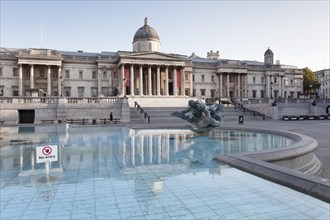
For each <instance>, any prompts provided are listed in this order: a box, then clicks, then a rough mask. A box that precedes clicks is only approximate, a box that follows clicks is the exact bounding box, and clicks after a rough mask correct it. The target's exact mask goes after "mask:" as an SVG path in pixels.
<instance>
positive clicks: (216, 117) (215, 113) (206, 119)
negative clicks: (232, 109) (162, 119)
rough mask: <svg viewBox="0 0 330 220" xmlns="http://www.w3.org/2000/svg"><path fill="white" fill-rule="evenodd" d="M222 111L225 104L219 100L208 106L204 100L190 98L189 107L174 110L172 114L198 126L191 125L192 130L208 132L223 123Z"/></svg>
mask: <svg viewBox="0 0 330 220" xmlns="http://www.w3.org/2000/svg"><path fill="white" fill-rule="evenodd" d="M221 112H223V105H222V104H219V103H218V102H216V103H214V104H212V105H210V106H207V105H206V104H205V103H204V102H201V101H198V100H189V102H188V108H187V109H185V110H182V111H175V112H172V113H171V115H173V116H176V117H179V118H182V119H184V120H186V121H188V122H190V123H191V124H193V125H195V126H196V127H197V128H193V127H191V126H190V128H191V130H193V131H195V132H198V133H206V132H210V131H211V130H213V129H214V128H215V127H219V126H220V125H221V124H222V121H223V116H222V114H221ZM189 113H190V114H189ZM186 114H188V115H186Z"/></svg>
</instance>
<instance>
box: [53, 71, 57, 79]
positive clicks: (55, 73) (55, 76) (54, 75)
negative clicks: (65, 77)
mask: <svg viewBox="0 0 330 220" xmlns="http://www.w3.org/2000/svg"><path fill="white" fill-rule="evenodd" d="M52 78H53V79H55V80H57V71H56V70H54V71H53V74H52Z"/></svg>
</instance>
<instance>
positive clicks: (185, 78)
mask: <svg viewBox="0 0 330 220" xmlns="http://www.w3.org/2000/svg"><path fill="white" fill-rule="evenodd" d="M184 80H185V81H189V78H188V74H187V73H186V74H185V75H184Z"/></svg>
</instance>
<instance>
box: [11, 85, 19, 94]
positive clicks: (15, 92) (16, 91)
mask: <svg viewBox="0 0 330 220" xmlns="http://www.w3.org/2000/svg"><path fill="white" fill-rule="evenodd" d="M12 91H13V96H18V86H13V87H12Z"/></svg>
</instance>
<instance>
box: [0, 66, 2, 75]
mask: <svg viewBox="0 0 330 220" xmlns="http://www.w3.org/2000/svg"><path fill="white" fill-rule="evenodd" d="M0 76H2V68H0Z"/></svg>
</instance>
